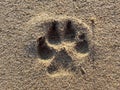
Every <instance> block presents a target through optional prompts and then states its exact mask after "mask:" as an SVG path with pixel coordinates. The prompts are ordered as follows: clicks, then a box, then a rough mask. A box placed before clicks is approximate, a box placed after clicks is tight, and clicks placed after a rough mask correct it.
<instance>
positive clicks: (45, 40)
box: [37, 19, 91, 74]
mask: <svg viewBox="0 0 120 90" xmlns="http://www.w3.org/2000/svg"><path fill="white" fill-rule="evenodd" d="M76 21H78V20H76ZM76 21H75V20H71V19H61V20H60V21H59V19H57V20H54V21H53V19H52V20H51V22H50V21H49V20H48V22H47V24H49V25H48V27H47V25H46V23H45V24H42V25H46V26H45V27H47V28H48V30H47V31H46V32H45V35H44V36H43V37H40V38H38V40H37V41H38V44H37V50H38V55H39V56H40V59H42V60H50V59H51V60H50V62H49V63H50V64H47V66H46V67H47V69H46V70H47V72H48V73H49V74H54V73H57V72H59V71H60V72H61V70H63V71H68V72H69V71H71V72H77V71H80V72H82V74H85V72H84V70H82V69H80V68H78V67H77V66H75V64H76V62H80V63H82V62H83V60H86V56H88V55H89V54H88V53H89V50H91V49H89V44H90V43H89V39H88V38H89V37H88V36H89V35H91V34H88V33H89V32H88V31H89V28H88V27H87V26H86V25H85V24H84V23H83V22H81V21H80V22H76ZM81 28H82V29H81ZM41 31H45V30H41ZM90 45H91V44H90ZM80 60H82V61H80ZM45 62H46V61H45Z"/></svg>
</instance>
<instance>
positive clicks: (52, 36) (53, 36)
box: [47, 21, 61, 44]
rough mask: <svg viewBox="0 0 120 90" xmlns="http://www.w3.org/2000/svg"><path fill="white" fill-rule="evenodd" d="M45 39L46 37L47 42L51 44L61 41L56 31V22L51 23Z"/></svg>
mask: <svg viewBox="0 0 120 90" xmlns="http://www.w3.org/2000/svg"><path fill="white" fill-rule="evenodd" d="M47 37H48V41H49V42H50V43H51V44H57V43H60V41H61V39H60V33H59V31H58V22H57V21H54V22H52V25H51V27H50V28H49V30H48V33H47Z"/></svg>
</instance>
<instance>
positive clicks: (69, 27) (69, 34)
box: [64, 20, 76, 41]
mask: <svg viewBox="0 0 120 90" xmlns="http://www.w3.org/2000/svg"><path fill="white" fill-rule="evenodd" d="M75 36H76V31H75V29H74V27H73V24H72V22H71V21H70V20H68V21H67V23H66V27H65V28H64V38H65V39H66V40H69V41H71V40H74V39H75Z"/></svg>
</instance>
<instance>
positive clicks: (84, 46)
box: [75, 40, 89, 53]
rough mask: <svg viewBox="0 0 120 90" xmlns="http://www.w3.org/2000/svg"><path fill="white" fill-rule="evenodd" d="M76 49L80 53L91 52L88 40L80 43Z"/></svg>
mask: <svg viewBox="0 0 120 90" xmlns="http://www.w3.org/2000/svg"><path fill="white" fill-rule="evenodd" d="M75 49H76V50H77V51H78V52H80V53H87V52H89V48H88V42H87V41H86V40H83V41H80V42H78V43H77V44H76V46H75Z"/></svg>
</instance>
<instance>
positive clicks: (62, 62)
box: [48, 49, 72, 73]
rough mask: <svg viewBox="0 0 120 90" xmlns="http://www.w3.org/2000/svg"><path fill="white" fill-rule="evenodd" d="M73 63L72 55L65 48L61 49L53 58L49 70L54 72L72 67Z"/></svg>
mask: <svg viewBox="0 0 120 90" xmlns="http://www.w3.org/2000/svg"><path fill="white" fill-rule="evenodd" d="M71 63H72V58H71V56H69V55H68V53H67V52H66V50H65V49H61V50H60V51H59V52H58V54H57V55H56V57H55V58H54V59H53V62H52V64H51V65H50V66H49V67H48V72H49V73H54V72H55V71H57V70H58V69H60V68H63V69H67V68H69V67H70V65H71Z"/></svg>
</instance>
